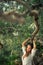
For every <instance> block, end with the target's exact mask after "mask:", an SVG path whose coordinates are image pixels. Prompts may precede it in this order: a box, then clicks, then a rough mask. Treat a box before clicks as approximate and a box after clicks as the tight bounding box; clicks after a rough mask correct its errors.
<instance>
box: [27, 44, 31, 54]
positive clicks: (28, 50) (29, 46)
mask: <svg viewBox="0 0 43 65" xmlns="http://www.w3.org/2000/svg"><path fill="white" fill-rule="evenodd" d="M26 52H27V53H30V52H31V45H28V46H27V48H26Z"/></svg>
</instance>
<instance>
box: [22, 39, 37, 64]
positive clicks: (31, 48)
mask: <svg viewBox="0 0 43 65" xmlns="http://www.w3.org/2000/svg"><path fill="white" fill-rule="evenodd" d="M28 40H29V39H26V40H25V41H24V42H23V43H22V51H23V56H22V65H32V60H33V56H34V55H35V52H36V50H37V49H36V43H35V41H33V43H29V44H27V41H28ZM26 44H27V45H26Z"/></svg>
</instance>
